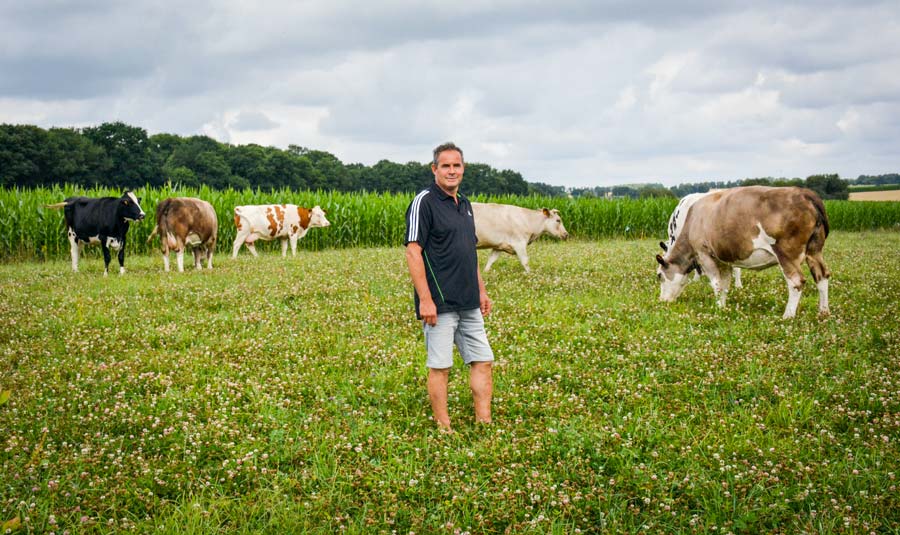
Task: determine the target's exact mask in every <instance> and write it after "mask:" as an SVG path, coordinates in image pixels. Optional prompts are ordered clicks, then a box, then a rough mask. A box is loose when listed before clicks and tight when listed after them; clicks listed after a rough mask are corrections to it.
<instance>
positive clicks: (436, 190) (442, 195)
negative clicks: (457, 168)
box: [429, 182, 467, 202]
mask: <svg viewBox="0 0 900 535" xmlns="http://www.w3.org/2000/svg"><path fill="white" fill-rule="evenodd" d="M429 187H430V188H431V191H433V192H434V193H435V194H437V196H438V197H439V198H440V199H441V200H442V201H446V200H447V199H450V200H453V197H452V196H450V195H447V192H446V191H444V190H442V189H441V188H440V186H438V185H437V184H436V183H435V182H432V183H431V185H430V186H429ZM456 198H457V199H458V200H459V202H462V201H464V200H467V199H466V196H465V195H463V194H462V193H461V192H460V191H459V190H457V191H456Z"/></svg>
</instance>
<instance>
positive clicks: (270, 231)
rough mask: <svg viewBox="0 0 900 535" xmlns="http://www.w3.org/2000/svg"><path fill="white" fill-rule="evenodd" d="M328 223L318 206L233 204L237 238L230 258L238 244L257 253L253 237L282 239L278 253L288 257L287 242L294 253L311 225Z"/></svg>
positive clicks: (255, 254)
mask: <svg viewBox="0 0 900 535" xmlns="http://www.w3.org/2000/svg"><path fill="white" fill-rule="evenodd" d="M329 225H331V223H329V222H328V219H326V218H325V211H324V210H322V209H321V208H320V207H319V206H318V205H317V206H314V207H313V208H312V209H308V208H303V207H301V206H297V205H296V204H259V205H248V206H235V207H234V226H235V227H236V228H237V237H235V239H234V249H233V250H232V252H231V257H232V258H237V255H238V251H239V250H240V249H241V245H243V244H245V243H246V244H247V249H250V252H251V253H253V256H258V255H257V253H256V246H255V245H254V244H253V242H255V241H256V240H258V239H259V240H264V241H270V240H274V239H276V238H277V239H279V240H281V256H287V246H288V241H290V243H291V254H292V255H293V256H297V240H299V239H300V238H302V237H303V236H305V235H306V232H307V231H308V230H309V229H311V228H313V227H327V226H329Z"/></svg>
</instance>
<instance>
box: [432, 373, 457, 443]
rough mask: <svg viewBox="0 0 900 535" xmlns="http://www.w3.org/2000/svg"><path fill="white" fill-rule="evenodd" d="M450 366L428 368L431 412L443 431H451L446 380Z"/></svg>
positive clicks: (448, 376)
mask: <svg viewBox="0 0 900 535" xmlns="http://www.w3.org/2000/svg"><path fill="white" fill-rule="evenodd" d="M449 378H450V368H444V369H437V368H428V398H429V399H430V400H431V412H432V413H433V414H434V421H435V422H436V423H437V425H438V427H439V428H441V429H442V430H444V431H451V430H452V429H451V427H450V415H449V414H448V413H447V381H448V380H449Z"/></svg>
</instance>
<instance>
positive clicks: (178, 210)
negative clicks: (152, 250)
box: [147, 197, 219, 272]
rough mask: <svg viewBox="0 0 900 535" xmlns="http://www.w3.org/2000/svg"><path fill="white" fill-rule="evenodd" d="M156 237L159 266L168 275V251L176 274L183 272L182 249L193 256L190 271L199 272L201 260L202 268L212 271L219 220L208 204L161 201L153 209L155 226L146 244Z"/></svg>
mask: <svg viewBox="0 0 900 535" xmlns="http://www.w3.org/2000/svg"><path fill="white" fill-rule="evenodd" d="M157 232H158V233H159V241H160V246H161V248H162V255H163V265H164V266H165V270H166V271H169V250H170V249H171V250H174V251H175V258H176V261H177V263H178V271H179V272H183V271H184V249H185V248H186V247H190V248H191V251H192V252H193V254H194V267H195V268H196V269H203V266H202V264H203V262H202V258H203V256H204V255H205V256H206V267H207V268H208V269H212V258H213V252H214V251H215V248H216V236H217V234H218V232H219V220H218V219H217V218H216V211H215V210H214V209H213V207H212V205H211V204H209V203H208V202H206V201H204V200H201V199H195V198H193V197H172V198H169V199H163V200H162V201H160V203H159V204H158V205H156V226H155V227H153V232H151V233H150V237H149V238H147V242H148V243H149V242H150V240H152V239H153V237H154V236H156V234H157Z"/></svg>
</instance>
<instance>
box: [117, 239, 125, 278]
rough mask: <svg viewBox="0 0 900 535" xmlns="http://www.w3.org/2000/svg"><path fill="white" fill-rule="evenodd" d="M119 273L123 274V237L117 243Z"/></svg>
mask: <svg viewBox="0 0 900 535" xmlns="http://www.w3.org/2000/svg"><path fill="white" fill-rule="evenodd" d="M118 257H119V275H124V274H125V238H124V237H123V238H122V241H121V242H120V243H119V254H118Z"/></svg>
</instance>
